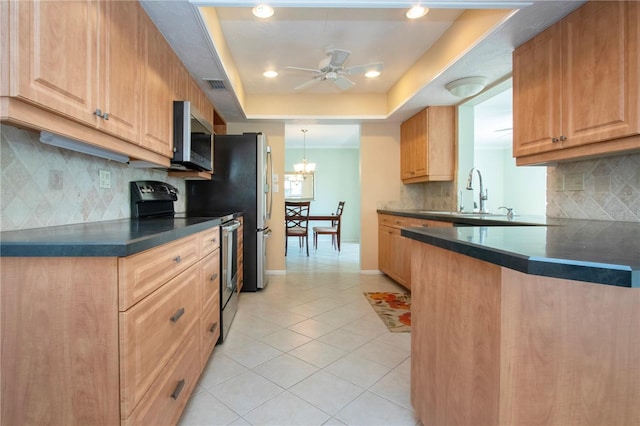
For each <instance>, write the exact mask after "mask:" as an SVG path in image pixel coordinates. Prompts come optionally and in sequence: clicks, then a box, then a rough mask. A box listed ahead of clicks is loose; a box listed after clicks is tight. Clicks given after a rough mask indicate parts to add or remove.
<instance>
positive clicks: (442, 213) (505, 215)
mask: <svg viewBox="0 0 640 426" xmlns="http://www.w3.org/2000/svg"><path fill="white" fill-rule="evenodd" d="M418 213H425V214H440V215H451V216H473V217H486V216H493V217H507V214H506V213H478V212H452V211H436V210H420V211H418ZM513 216H517V215H512V217H513Z"/></svg>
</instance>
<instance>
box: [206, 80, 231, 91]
mask: <svg viewBox="0 0 640 426" xmlns="http://www.w3.org/2000/svg"><path fill="white" fill-rule="evenodd" d="M204 81H206V82H207V83H209V87H211V88H212V89H213V90H226V89H227V88H226V87H225V86H224V81H223V80H209V79H206V78H205V79H204Z"/></svg>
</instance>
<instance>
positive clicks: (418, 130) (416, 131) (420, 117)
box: [410, 108, 429, 177]
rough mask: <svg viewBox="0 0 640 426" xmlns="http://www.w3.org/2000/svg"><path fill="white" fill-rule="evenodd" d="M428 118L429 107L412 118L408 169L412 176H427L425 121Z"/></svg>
mask: <svg viewBox="0 0 640 426" xmlns="http://www.w3.org/2000/svg"><path fill="white" fill-rule="evenodd" d="M428 119H429V109H428V108H427V109H426V110H424V111H422V112H420V113H419V114H417V115H416V116H415V118H414V119H413V120H412V121H413V123H412V126H413V138H412V140H413V143H412V144H411V158H410V170H411V175H412V177H421V176H427V175H428V174H429V169H428V168H427V161H428V159H427V144H428V143H429V141H428V139H427V131H428V129H427V121H428Z"/></svg>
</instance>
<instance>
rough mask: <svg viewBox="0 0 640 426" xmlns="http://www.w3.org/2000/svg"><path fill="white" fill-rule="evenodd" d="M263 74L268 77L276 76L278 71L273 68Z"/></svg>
mask: <svg viewBox="0 0 640 426" xmlns="http://www.w3.org/2000/svg"><path fill="white" fill-rule="evenodd" d="M262 75H263V76H265V77H267V78H275V77H277V76H278V72H277V71H273V70H269V71H265V72H263V73H262Z"/></svg>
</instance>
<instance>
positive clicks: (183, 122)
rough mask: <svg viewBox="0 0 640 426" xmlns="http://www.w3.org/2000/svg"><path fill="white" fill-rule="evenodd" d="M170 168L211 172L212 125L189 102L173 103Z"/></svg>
mask: <svg viewBox="0 0 640 426" xmlns="http://www.w3.org/2000/svg"><path fill="white" fill-rule="evenodd" d="M171 168H172V169H178V170H200V171H213V125H212V124H211V123H210V122H209V121H208V120H207V119H206V118H205V117H204V116H203V115H202V114H201V113H200V112H199V111H198V110H196V109H195V108H194V107H193V105H192V104H191V102H189V101H174V102H173V160H171Z"/></svg>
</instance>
